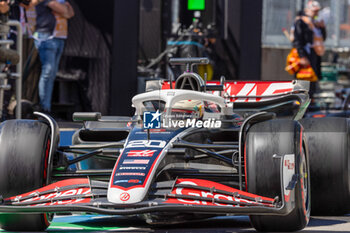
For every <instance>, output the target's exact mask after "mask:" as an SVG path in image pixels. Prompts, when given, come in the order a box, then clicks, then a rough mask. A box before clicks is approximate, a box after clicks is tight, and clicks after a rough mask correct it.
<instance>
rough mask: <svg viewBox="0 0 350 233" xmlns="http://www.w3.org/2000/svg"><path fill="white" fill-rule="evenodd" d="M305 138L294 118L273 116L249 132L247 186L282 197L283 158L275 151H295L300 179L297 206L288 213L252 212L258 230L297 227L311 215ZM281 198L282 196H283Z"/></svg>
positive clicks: (270, 195) (271, 195) (295, 189)
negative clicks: (282, 214) (281, 172)
mask: <svg viewBox="0 0 350 233" xmlns="http://www.w3.org/2000/svg"><path fill="white" fill-rule="evenodd" d="M301 143H302V144H303V142H302V132H301V126H300V124H299V123H298V122H296V121H291V120H270V121H265V122H261V123H257V124H255V125H253V126H252V127H251V128H250V129H249V131H248V134H247V137H246V145H245V151H246V154H245V160H246V169H247V171H246V172H247V190H248V192H250V193H255V194H257V195H262V196H266V197H271V198H275V197H276V196H279V197H280V198H281V178H280V177H281V174H280V163H281V161H280V159H276V158H273V155H279V156H282V155H287V154H294V155H295V173H296V174H299V175H300V180H298V182H297V183H296V186H295V188H294V194H295V208H294V209H293V210H292V212H290V213H289V214H288V215H286V216H274V215H269V216H267V215H252V216H250V220H251V223H252V225H253V227H254V228H255V229H256V230H258V231H279V232H284V231H298V230H301V229H303V228H304V227H305V226H306V225H307V224H308V221H309V218H310V182H309V176H308V174H309V166H308V155H307V153H305V151H306V150H305V149H304V146H303V145H300V144H301ZM280 200H281V199H280Z"/></svg>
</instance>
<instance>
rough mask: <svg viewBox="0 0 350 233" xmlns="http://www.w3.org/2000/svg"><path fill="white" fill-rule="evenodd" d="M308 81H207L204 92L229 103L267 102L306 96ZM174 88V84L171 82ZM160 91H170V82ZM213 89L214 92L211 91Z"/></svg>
mask: <svg viewBox="0 0 350 233" xmlns="http://www.w3.org/2000/svg"><path fill="white" fill-rule="evenodd" d="M309 85H310V83H309V82H308V81H301V80H291V81H225V82H223V83H222V82H220V81H207V83H206V89H207V90H206V92H210V93H213V94H216V95H220V96H222V97H225V98H227V99H229V101H230V102H260V101H268V100H271V99H275V98H278V97H282V96H286V95H290V94H307V93H308V91H309ZM173 86H175V82H173ZM161 89H170V82H169V81H164V82H162V84H161ZM213 89H214V90H213Z"/></svg>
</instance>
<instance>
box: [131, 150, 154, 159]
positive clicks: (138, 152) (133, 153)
mask: <svg viewBox="0 0 350 233" xmlns="http://www.w3.org/2000/svg"><path fill="white" fill-rule="evenodd" d="M154 152H156V150H131V151H129V152H128V153H127V154H128V157H152V156H153V154H154Z"/></svg>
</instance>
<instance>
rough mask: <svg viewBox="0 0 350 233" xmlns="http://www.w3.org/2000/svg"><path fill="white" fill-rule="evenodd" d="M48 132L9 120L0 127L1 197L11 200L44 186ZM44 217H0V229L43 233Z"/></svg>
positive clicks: (39, 124) (40, 124) (37, 123)
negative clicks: (39, 232) (41, 232)
mask: <svg viewBox="0 0 350 233" xmlns="http://www.w3.org/2000/svg"><path fill="white" fill-rule="evenodd" d="M50 143H51V142H50V128H49V127H48V126H47V125H46V124H45V123H43V122H40V121H33V120H9V121H5V122H3V123H2V124H1V125H0V194H1V195H2V196H3V197H4V198H7V197H12V196H15V195H18V194H22V193H26V192H29V191H32V190H35V189H37V188H40V187H43V186H44V185H45V184H46V183H45V182H46V175H47V166H48V164H47V161H48V156H49V148H50ZM49 224H50V219H49V217H48V215H47V214H4V213H0V227H1V228H3V229H4V230H7V231H43V230H45V229H46V228H47V227H48V226H49Z"/></svg>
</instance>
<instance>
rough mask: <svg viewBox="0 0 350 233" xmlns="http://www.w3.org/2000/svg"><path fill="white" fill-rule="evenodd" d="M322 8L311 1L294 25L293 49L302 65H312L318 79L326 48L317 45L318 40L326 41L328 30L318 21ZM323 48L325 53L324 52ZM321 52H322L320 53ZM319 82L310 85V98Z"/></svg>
mask: <svg viewBox="0 0 350 233" xmlns="http://www.w3.org/2000/svg"><path fill="white" fill-rule="evenodd" d="M320 9H321V6H320V4H319V2H317V1H309V2H308V3H307V5H306V8H305V10H304V11H303V12H300V14H299V15H298V16H297V18H296V20H295V23H294V40H293V47H294V48H296V49H297V51H298V55H299V57H300V65H301V66H304V67H306V66H308V65H311V67H312V69H313V70H314V72H315V74H316V76H317V78H318V79H320V78H321V55H322V53H323V52H324V46H323V44H322V45H319V44H317V43H318V39H317V38H321V39H320V40H322V41H324V40H325V39H326V28H325V25H324V22H323V21H321V22H318V21H316V18H317V15H318V12H319V10H320ZM322 46H323V51H322ZM320 50H321V51H320ZM316 85H317V82H311V83H310V91H309V94H310V97H312V96H313V94H314V93H315V91H316Z"/></svg>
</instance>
